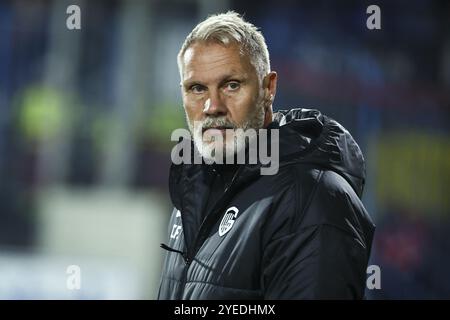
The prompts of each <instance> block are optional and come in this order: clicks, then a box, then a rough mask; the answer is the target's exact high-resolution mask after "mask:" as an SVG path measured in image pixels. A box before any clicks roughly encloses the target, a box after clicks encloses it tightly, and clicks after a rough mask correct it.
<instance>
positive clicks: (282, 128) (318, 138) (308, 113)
mask: <svg viewBox="0 0 450 320" xmlns="http://www.w3.org/2000/svg"><path fill="white" fill-rule="evenodd" d="M269 128H272V129H275V128H278V129H279V135H280V151H279V152H280V166H282V165H283V164H286V163H291V162H301V163H313V164H316V165H319V166H320V167H323V168H326V169H330V170H333V171H335V172H337V173H338V174H340V175H341V176H342V177H344V178H345V179H346V180H347V181H348V182H349V183H350V185H351V186H352V188H353V189H354V190H355V192H356V194H357V195H358V196H359V197H361V196H362V192H363V189H364V183H365V176H366V175H365V163H364V156H363V154H362V152H361V149H360V148H359V146H358V144H357V143H356V141H355V140H354V139H353V137H352V136H351V135H350V133H349V132H348V131H347V130H346V129H345V128H344V127H343V126H341V125H340V124H339V123H338V122H336V121H335V120H333V119H331V118H328V117H327V116H324V115H322V114H321V113H320V111H318V110H313V109H302V108H298V109H291V110H281V111H279V112H277V113H275V115H274V121H273V122H272V123H271V124H270V126H269Z"/></svg>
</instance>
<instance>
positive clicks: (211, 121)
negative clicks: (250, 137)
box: [202, 117, 239, 130]
mask: <svg viewBox="0 0 450 320" xmlns="http://www.w3.org/2000/svg"><path fill="white" fill-rule="evenodd" d="M217 127H221V128H226V129H238V128H239V126H238V125H236V124H235V123H233V122H231V121H230V120H229V119H228V118H227V117H217V118H216V117H215V118H212V117H207V118H205V120H203V121H202V129H203V130H205V129H209V128H217Z"/></svg>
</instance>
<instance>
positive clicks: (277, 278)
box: [261, 177, 372, 299]
mask: <svg viewBox="0 0 450 320" xmlns="http://www.w3.org/2000/svg"><path fill="white" fill-rule="evenodd" d="M324 179H328V178H327V177H322V181H321V182H320V183H318V186H316V188H315V190H314V192H313V193H312V194H311V195H310V197H311V198H310V199H308V201H306V203H307V205H302V204H301V203H300V204H299V203H298V202H299V201H295V202H297V203H296V204H295V205H293V203H292V202H291V204H290V205H289V204H286V203H284V204H283V203H281V204H279V205H278V206H277V209H276V210H278V211H279V210H281V211H283V212H275V213H274V214H273V216H274V217H277V216H282V217H285V216H286V215H287V216H288V217H293V218H292V219H284V222H283V224H286V226H278V227H277V229H280V230H284V231H283V232H277V233H276V235H274V236H273V237H272V238H271V239H270V241H268V243H267V245H266V246H265V247H264V254H263V266H262V268H263V270H262V278H261V282H262V287H263V288H264V298H265V299H362V298H363V297H364V290H365V286H366V268H367V263H368V258H369V253H370V245H371V240H372V235H371V234H366V232H365V228H364V226H363V225H364V223H365V222H364V220H365V219H366V218H367V212H365V209H364V207H363V206H362V204H361V202H360V201H359V198H358V197H357V196H356V195H355V194H352V190H349V189H346V188H342V187H341V185H339V184H337V185H334V182H336V181H333V179H331V180H330V179H328V180H325V181H323V180H324ZM337 182H339V183H341V181H337ZM292 190H295V189H292ZM291 192H295V191H291ZM288 198H289V199H291V200H292V199H296V198H298V195H293V196H290V197H288ZM281 220H282V221H283V219H281Z"/></svg>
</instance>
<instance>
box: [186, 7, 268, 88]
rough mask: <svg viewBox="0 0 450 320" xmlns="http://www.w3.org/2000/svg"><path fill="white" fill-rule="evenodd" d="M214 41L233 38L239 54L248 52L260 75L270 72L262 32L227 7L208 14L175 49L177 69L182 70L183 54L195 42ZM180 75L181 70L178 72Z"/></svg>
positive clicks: (229, 40)
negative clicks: (210, 14) (238, 48)
mask: <svg viewBox="0 0 450 320" xmlns="http://www.w3.org/2000/svg"><path fill="white" fill-rule="evenodd" d="M209 41H214V42H218V43H222V44H224V45H228V44H229V43H230V42H235V43H237V44H238V45H240V47H241V54H248V55H249V57H250V62H251V63H252V65H253V66H254V67H255V69H256V72H257V73H258V75H259V78H260V79H262V78H263V77H264V76H265V75H267V74H268V73H269V72H270V59H269V51H268V50H267V45H266V41H265V40H264V36H263V35H262V33H261V32H260V31H259V30H258V28H256V27H255V26H254V25H253V24H251V23H249V22H247V21H245V20H244V19H243V18H242V17H241V16H240V15H239V14H238V13H236V12H234V11H228V12H227V13H221V14H216V15H212V16H209V17H208V18H207V19H206V20H204V21H202V22H201V23H199V24H198V25H197V26H196V27H195V28H194V29H193V30H192V31H191V33H190V34H189V35H188V36H187V37H186V39H185V41H184V43H183V45H182V46H181V49H180V52H179V53H178V69H179V70H180V74H181V71H182V63H183V56H184V53H185V52H186V50H187V49H188V48H189V47H190V46H191V45H192V44H193V43H195V42H209ZM181 75H182V74H181Z"/></svg>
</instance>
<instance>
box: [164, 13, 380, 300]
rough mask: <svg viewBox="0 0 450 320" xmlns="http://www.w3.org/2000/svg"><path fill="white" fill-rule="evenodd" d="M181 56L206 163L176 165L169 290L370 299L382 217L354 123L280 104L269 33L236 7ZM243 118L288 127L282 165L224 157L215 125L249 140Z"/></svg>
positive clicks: (186, 294) (174, 295)
mask: <svg viewBox="0 0 450 320" xmlns="http://www.w3.org/2000/svg"><path fill="white" fill-rule="evenodd" d="M178 66H179V70H180V75H181V91H182V97H183V104H184V108H185V112H186V116H187V122H188V125H189V128H190V131H191V132H192V136H193V141H194V144H195V146H196V148H197V150H198V151H199V152H200V154H201V155H202V156H203V157H204V158H205V159H204V160H205V163H203V164H189V163H182V164H177V165H175V164H173V165H172V168H171V172H170V181H169V187H170V196H171V199H172V202H173V205H174V207H175V208H174V211H173V213H172V217H171V220H170V223H169V237H168V241H169V242H168V244H162V245H161V246H162V247H163V248H164V249H166V250H167V255H166V258H165V263H164V267H163V274H162V278H161V284H160V288H159V294H158V297H159V299H321V298H339V299H340V298H351V299H361V298H363V295H364V289H365V281H366V268H367V263H368V259H369V255H370V248H371V242H372V238H373V232H374V225H373V223H372V222H371V219H370V217H369V216H368V214H367V212H366V210H365V209H364V206H363V204H362V203H361V201H360V197H361V195H362V191H363V186H364V179H365V173H364V170H365V169H364V159H363V155H362V153H361V151H360V149H359V147H358V145H357V144H356V142H355V141H354V140H353V138H352V137H351V135H350V134H349V133H348V131H347V130H345V129H344V128H343V127H342V126H341V125H339V124H338V123H337V122H335V121H334V120H332V119H330V118H328V117H326V116H324V115H322V114H321V113H320V112H319V111H316V110H309V109H293V110H290V111H281V112H278V113H276V114H274V113H273V112H272V102H273V99H274V97H275V93H276V84H277V74H276V73H275V72H274V71H271V70H270V62H269V53H268V51H267V46H266V44H265V40H264V38H263V36H262V34H261V33H260V32H259V31H258V30H257V29H256V28H255V27H254V26H253V25H252V24H250V23H248V22H245V21H244V20H243V19H242V18H241V17H240V16H239V15H238V14H236V13H234V12H228V13H225V14H219V15H215V16H211V17H209V18H208V19H206V20H205V21H203V22H202V23H200V24H199V25H197V26H196V27H195V28H194V30H193V31H192V32H191V33H190V34H189V36H188V37H187V38H186V40H185V42H184V44H183V46H182V48H181V50H180V52H179V55H178ZM199 124H200V125H199ZM232 129H233V130H236V129H243V130H247V129H267V130H268V131H270V132H271V133H274V132H277V133H278V134H279V141H277V146H278V147H279V165H278V171H277V173H276V174H272V175H262V174H261V171H260V169H261V167H262V166H263V165H262V164H261V162H260V161H257V162H256V163H253V164H250V163H246V164H218V163H220V161H218V160H221V159H219V158H220V157H222V156H223V155H220V156H217V152H216V153H215V152H211V148H212V146H215V147H217V145H216V142H217V141H219V140H220V139H219V140H216V139H214V138H211V136H214V134H215V135H216V137H217V135H219V136H221V137H223V142H224V145H223V149H224V150H225V151H227V150H230V149H231V150H233V151H234V152H235V153H238V152H242V149H244V150H246V149H248V144H247V145H246V144H244V146H242V144H241V146H239V145H238V143H236V140H237V139H236V138H237V134H236V135H233V134H231V135H229V134H225V133H226V132H225V131H229V130H232ZM208 133H209V134H210V135H208ZM248 143H250V142H248ZM219 148H221V146H219ZM272 151H273V152H276V151H278V149H277V148H276V147H275V146H272ZM219 154H220V153H219ZM207 160H212V162H213V164H207V163H206V162H208V161H207ZM210 162H211V161H210ZM210 162H208V163H210Z"/></svg>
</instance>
